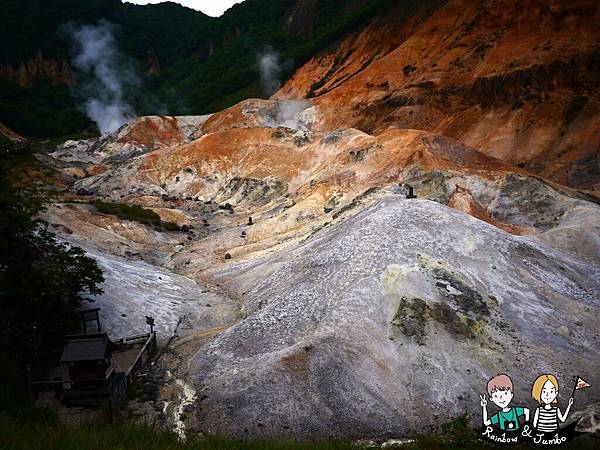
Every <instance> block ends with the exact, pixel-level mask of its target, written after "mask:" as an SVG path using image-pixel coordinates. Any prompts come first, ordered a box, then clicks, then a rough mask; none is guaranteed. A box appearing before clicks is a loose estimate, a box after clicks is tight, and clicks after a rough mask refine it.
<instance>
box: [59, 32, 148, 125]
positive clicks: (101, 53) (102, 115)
mask: <svg viewBox="0 0 600 450" xmlns="http://www.w3.org/2000/svg"><path fill="white" fill-rule="evenodd" d="M66 31H67V34H68V35H69V36H70V37H71V39H72V40H73V49H74V54H75V56H74V59H73V65H74V66H75V68H77V69H78V70H80V71H81V72H83V73H84V74H86V75H87V78H85V79H84V81H83V82H82V83H81V86H78V94H79V95H80V96H81V97H83V99H84V100H83V102H84V104H83V107H84V109H85V112H86V114H87V115H88V117H89V118H90V119H92V120H93V121H94V122H95V123H96V124H97V125H98V128H99V129H100V132H101V133H102V134H104V133H110V132H112V131H115V130H117V129H118V128H119V127H120V126H121V125H123V124H124V123H126V122H128V121H129V120H131V119H132V118H134V117H135V113H134V111H133V108H132V107H131V106H130V105H129V104H128V103H127V101H126V100H125V99H124V95H123V89H124V86H126V85H137V84H139V78H138V77H137V76H136V74H135V72H134V70H133V68H132V65H131V63H130V62H128V61H127V60H126V58H125V57H123V55H121V53H120V52H119V50H118V49H117V45H116V42H115V38H114V35H113V30H112V27H111V25H110V24H109V23H107V22H103V21H101V22H99V23H98V24H97V25H84V26H80V27H75V26H68V27H67V28H66Z"/></svg>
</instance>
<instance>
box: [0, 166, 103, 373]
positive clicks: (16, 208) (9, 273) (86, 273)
mask: <svg viewBox="0 0 600 450" xmlns="http://www.w3.org/2000/svg"><path fill="white" fill-rule="evenodd" d="M44 201H45V197H44V196H42V195H40V194H39V193H38V192H36V191H35V190H34V189H19V190H16V189H15V188H14V187H13V185H12V183H11V180H10V179H9V177H8V175H7V173H6V172H5V170H4V169H3V168H2V167H0V217H1V219H0V349H1V350H0V376H1V377H2V379H3V383H6V382H8V383H11V384H18V383H22V382H23V381H25V380H26V378H25V377H24V374H25V368H26V363H27V362H29V361H34V362H38V363H39V362H40V361H42V360H43V358H41V356H40V355H43V353H44V352H45V351H48V350H50V349H56V348H60V346H61V343H62V339H63V336H64V335H65V334H67V333H72V332H77V331H78V324H79V314H78V313H77V308H78V307H79V303H80V294H81V293H83V292H86V291H87V292H88V293H90V294H100V293H102V290H101V289H100V288H99V286H98V285H99V284H100V283H102V282H103V281H104V278H103V276H102V271H101V270H100V268H99V267H98V266H97V264H96V261H95V260H94V259H92V258H90V257H88V256H86V255H85V252H84V251H83V250H82V249H81V248H79V247H75V246H72V245H69V244H66V243H63V242H59V241H58V240H57V238H56V236H55V235H54V233H52V232H51V231H50V230H49V229H48V226H47V224H46V223H45V222H44V221H43V220H41V219H40V213H41V212H42V211H43V210H44Z"/></svg>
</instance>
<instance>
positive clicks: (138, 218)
mask: <svg viewBox="0 0 600 450" xmlns="http://www.w3.org/2000/svg"><path fill="white" fill-rule="evenodd" d="M92 205H94V207H95V208H96V209H97V210H98V212H100V213H102V214H110V215H112V216H116V217H118V218H119V219H123V220H132V221H134V222H139V223H143V224H145V225H150V226H151V227H153V228H155V229H157V230H163V231H179V230H180V228H179V225H177V224H176V223H173V222H163V221H162V220H160V216H159V215H158V214H156V213H155V212H154V211H152V210H151V209H147V208H142V207H141V206H139V205H126V204H124V203H109V202H103V201H100V200H94V201H93V202H92Z"/></svg>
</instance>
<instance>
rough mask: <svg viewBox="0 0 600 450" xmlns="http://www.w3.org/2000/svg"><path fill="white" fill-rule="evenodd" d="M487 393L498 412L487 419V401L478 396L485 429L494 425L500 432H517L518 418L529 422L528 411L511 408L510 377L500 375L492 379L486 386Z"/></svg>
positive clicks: (521, 408)
mask: <svg viewBox="0 0 600 450" xmlns="http://www.w3.org/2000/svg"><path fill="white" fill-rule="evenodd" d="M487 392H488V394H489V396H490V400H492V401H493V402H494V403H495V404H496V406H498V408H500V411H498V412H497V413H496V414H494V415H493V416H492V417H490V418H489V419H488V412H487V400H486V398H485V395H480V396H479V398H481V407H482V408H483V424H484V425H485V426H486V427H487V426H488V425H490V424H494V425H496V426H497V427H499V428H500V429H501V430H507V431H511V430H518V429H519V417H522V416H524V417H525V421H528V420H529V409H528V408H523V407H522V406H511V407H509V406H508V405H510V402H511V401H512V399H513V396H514V394H513V382H512V380H511V379H510V377H509V376H508V375H506V374H504V373H500V374H498V375H496V376H495V377H493V378H492V379H491V380H490V381H488V384H487Z"/></svg>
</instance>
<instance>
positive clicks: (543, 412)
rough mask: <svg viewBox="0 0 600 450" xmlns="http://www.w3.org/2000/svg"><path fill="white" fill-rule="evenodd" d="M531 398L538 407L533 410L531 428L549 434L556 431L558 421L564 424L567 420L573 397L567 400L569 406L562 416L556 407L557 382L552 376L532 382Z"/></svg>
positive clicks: (547, 375) (542, 377) (545, 376)
mask: <svg viewBox="0 0 600 450" xmlns="http://www.w3.org/2000/svg"><path fill="white" fill-rule="evenodd" d="M531 396H532V397H533V398H534V400H535V401H537V402H538V403H539V404H540V406H539V407H538V408H537V409H536V410H535V415H534V416H533V426H534V427H535V428H537V429H538V430H539V431H542V432H544V433H550V432H552V431H556V430H557V429H558V421H559V420H560V421H561V422H564V421H565V420H567V416H568V415H569V411H570V410H571V406H572V405H573V397H571V398H570V399H569V406H567V409H566V410H565V413H564V415H563V414H562V413H561V411H560V408H559V407H558V406H556V405H557V403H558V401H557V400H556V397H557V396H558V380H557V379H556V377H555V376H554V375H551V374H546V375H540V376H539V377H537V378H536V380H535V381H534V382H533V387H532V388H531Z"/></svg>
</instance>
